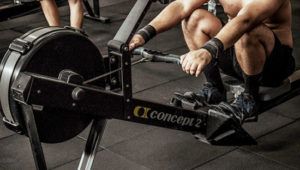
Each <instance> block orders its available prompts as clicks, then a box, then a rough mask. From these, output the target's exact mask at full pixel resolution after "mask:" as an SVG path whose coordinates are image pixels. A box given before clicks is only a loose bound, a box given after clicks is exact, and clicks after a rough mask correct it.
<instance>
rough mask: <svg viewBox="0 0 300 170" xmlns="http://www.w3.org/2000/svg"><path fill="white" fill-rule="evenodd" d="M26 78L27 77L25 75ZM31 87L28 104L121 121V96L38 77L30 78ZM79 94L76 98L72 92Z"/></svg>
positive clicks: (26, 96)
mask: <svg viewBox="0 0 300 170" xmlns="http://www.w3.org/2000/svg"><path fill="white" fill-rule="evenodd" d="M27 75H30V73H27ZM31 76H32V86H31V91H30V93H29V94H25V95H24V98H28V101H27V103H28V104H36V105H45V106H49V107H55V108H64V109H67V110H71V111H73V112H74V113H77V114H79V113H81V114H91V115H95V116H100V117H107V118H109V117H116V118H119V119H122V118H123V117H124V116H123V110H124V104H123V103H124V100H123V96H122V95H120V94H117V93H113V92H109V91H105V90H102V89H98V88H91V87H88V86H83V85H77V84H71V83H66V82H64V81H60V80H58V79H56V78H51V77H47V76H42V75H33V74H32V75H31ZM78 90H79V91H81V92H80V93H81V94H82V95H80V96H78V97H76V96H74V95H76V94H74V92H78Z"/></svg>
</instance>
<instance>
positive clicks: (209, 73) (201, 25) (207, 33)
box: [182, 9, 224, 93]
mask: <svg viewBox="0 0 300 170" xmlns="http://www.w3.org/2000/svg"><path fill="white" fill-rule="evenodd" d="M221 28H222V23H221V21H220V20H219V19H218V18H217V17H215V16H214V15H213V14H211V13H210V12H208V11H206V10H204V9H198V10H195V11H194V12H193V13H192V15H191V16H190V17H189V18H187V19H185V20H184V21H182V30H183V34H184V38H185V41H186V43H187V46H188V47H189V49H190V50H197V49H199V48H201V47H202V46H203V45H204V44H205V43H206V42H207V41H208V40H210V39H211V38H213V37H214V36H215V35H216V34H217V33H218V32H219V31H220V29H221ZM204 74H205V77H206V80H207V82H209V83H211V84H212V85H213V86H214V87H216V88H217V89H218V90H219V92H221V93H223V92H224V86H223V82H222V79H221V76H220V71H219V68H218V66H217V65H215V64H209V65H208V66H207V67H206V68H205V69H204Z"/></svg>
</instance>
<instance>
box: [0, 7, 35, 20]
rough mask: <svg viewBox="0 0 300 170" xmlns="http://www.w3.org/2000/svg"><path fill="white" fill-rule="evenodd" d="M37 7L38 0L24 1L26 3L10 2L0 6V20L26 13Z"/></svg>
mask: <svg viewBox="0 0 300 170" xmlns="http://www.w3.org/2000/svg"><path fill="white" fill-rule="evenodd" d="M34 9H39V3H38V2H32V3H26V4H10V5H4V6H1V7H0V22H1V21H5V20H7V19H12V18H15V17H18V16H22V15H23V14H24V15H25V14H27V13H28V11H31V10H34Z"/></svg>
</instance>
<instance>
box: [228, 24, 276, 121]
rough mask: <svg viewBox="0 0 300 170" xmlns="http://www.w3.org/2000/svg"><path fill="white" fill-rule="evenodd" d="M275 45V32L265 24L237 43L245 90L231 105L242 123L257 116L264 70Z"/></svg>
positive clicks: (236, 48) (238, 59) (237, 53)
mask: <svg viewBox="0 0 300 170" xmlns="http://www.w3.org/2000/svg"><path fill="white" fill-rule="evenodd" d="M274 45H275V37H274V34H273V32H272V31H271V30H270V29H269V28H267V27H266V26H264V25H260V26H257V27H256V28H254V29H252V30H251V31H249V32H248V33H246V34H244V35H243V36H242V37H241V38H240V40H239V41H238V42H237V43H236V44H235V50H236V57H237V61H238V63H239V65H240V68H241V71H242V75H243V77H244V85H245V91H244V92H243V93H242V94H240V95H239V96H238V97H237V98H236V99H235V100H234V101H233V103H232V104H231V106H232V107H233V108H234V110H235V111H234V113H233V114H234V115H235V116H236V118H238V119H239V120H240V122H241V123H243V122H244V121H247V120H256V118H257V114H258V111H259V104H260V103H259V96H258V92H259V85H260V80H261V78H262V71H263V69H264V64H265V61H266V59H267V57H268V56H269V55H270V54H271V53H272V51H273V48H274ZM277 69H278V68H277Z"/></svg>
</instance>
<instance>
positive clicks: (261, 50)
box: [235, 25, 275, 75]
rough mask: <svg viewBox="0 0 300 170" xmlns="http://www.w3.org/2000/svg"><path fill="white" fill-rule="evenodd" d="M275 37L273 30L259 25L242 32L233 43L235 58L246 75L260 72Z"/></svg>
mask: <svg viewBox="0 0 300 170" xmlns="http://www.w3.org/2000/svg"><path fill="white" fill-rule="evenodd" d="M274 44H275V38H274V34H273V32H272V31H271V30H270V29H269V28H267V27H266V26H264V25H260V26H258V27H256V28H254V29H253V30H251V31H250V32H248V33H246V34H244V35H243V36H242V38H241V39H240V40H239V41H238V42H237V43H236V44H235V49H236V57H237V60H238V62H239V64H240V66H241V68H242V70H243V71H244V73H245V74H247V75H257V74H259V73H261V72H262V70H263V66H264V63H265V60H266V57H267V56H269V55H270V54H271V52H272V50H273V47H274Z"/></svg>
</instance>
